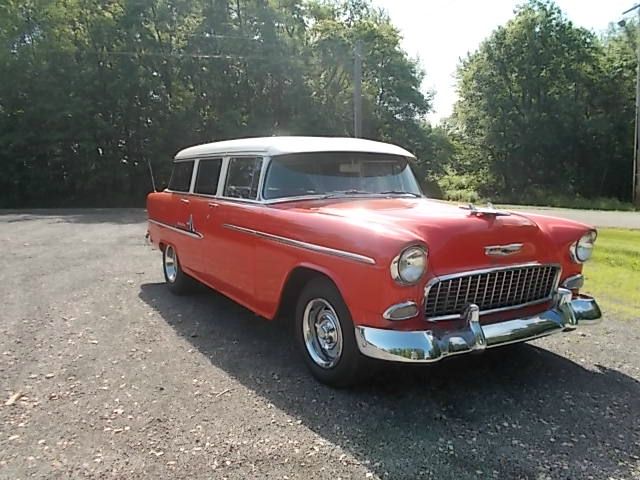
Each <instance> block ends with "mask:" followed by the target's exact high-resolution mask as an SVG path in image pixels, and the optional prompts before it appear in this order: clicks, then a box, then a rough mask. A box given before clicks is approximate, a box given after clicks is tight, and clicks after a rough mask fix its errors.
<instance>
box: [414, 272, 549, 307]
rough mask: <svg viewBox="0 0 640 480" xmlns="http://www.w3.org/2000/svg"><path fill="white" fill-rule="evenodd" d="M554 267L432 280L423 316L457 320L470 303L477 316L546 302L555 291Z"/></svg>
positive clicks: (467, 273) (461, 274)
mask: <svg viewBox="0 0 640 480" xmlns="http://www.w3.org/2000/svg"><path fill="white" fill-rule="evenodd" d="M559 273H560V267H559V266H557V265H537V264H536V265H518V266H511V267H500V268H495V269H487V270H478V271H474V272H463V273H459V274H454V275H446V276H443V277H440V278H436V279H435V281H434V282H432V283H430V284H429V285H428V286H427V292H426V298H425V316H426V318H427V319H429V320H445V319H450V318H457V317H459V316H460V314H461V313H462V311H463V310H464V309H465V307H467V305H469V304H471V303H473V304H476V305H477V306H478V308H479V309H480V314H481V315H482V314H486V313H491V312H496V311H500V310H509V309H513V308H518V307H523V306H526V305H533V304H535V303H541V302H544V301H546V300H549V299H550V298H551V296H552V295H553V291H554V289H555V288H556V284H557V280H558V275H559Z"/></svg>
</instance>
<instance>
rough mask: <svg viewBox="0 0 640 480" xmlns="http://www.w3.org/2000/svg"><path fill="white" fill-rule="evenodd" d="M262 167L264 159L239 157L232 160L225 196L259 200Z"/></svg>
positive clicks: (230, 161)
mask: <svg viewBox="0 0 640 480" xmlns="http://www.w3.org/2000/svg"><path fill="white" fill-rule="evenodd" d="M261 167H262V158H255V157H239V158H232V159H230V160H229V170H228V172H227V182H226V184H225V186H224V196H225V197H232V198H250V199H255V198H257V197H258V182H259V181H260V168H261Z"/></svg>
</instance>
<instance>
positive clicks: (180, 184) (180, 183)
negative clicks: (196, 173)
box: [168, 161, 193, 192]
mask: <svg viewBox="0 0 640 480" xmlns="http://www.w3.org/2000/svg"><path fill="white" fill-rule="evenodd" d="M192 172H193V161H190V162H176V163H174V164H173V172H172V173H171V180H169V187H168V188H169V190H173V191H174V192H188V191H189V186H190V185H191V173H192Z"/></svg>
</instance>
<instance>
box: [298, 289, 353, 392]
mask: <svg viewBox="0 0 640 480" xmlns="http://www.w3.org/2000/svg"><path fill="white" fill-rule="evenodd" d="M294 323H295V335H296V339H297V342H298V346H299V348H300V350H301V352H302V355H303V357H304V360H305V363H306V365H307V367H308V368H309V370H311V373H312V374H313V376H314V377H316V378H317V379H318V380H319V381H320V382H322V383H325V384H327V385H331V386H334V387H346V386H349V385H353V384H354V383H357V382H358V381H360V380H362V379H364V364H365V362H366V358H365V357H364V356H363V355H362V354H361V353H360V351H359V350H358V346H357V345H356V338H355V329H354V326H353V321H352V319H351V314H350V313H349V309H348V308H347V306H346V304H345V303H344V300H343V299H342V296H341V295H340V292H339V291H338V289H337V288H336V287H335V285H334V284H333V283H332V282H331V281H329V280H328V279H326V278H321V277H318V278H315V279H313V280H311V281H310V282H309V283H307V285H306V286H305V287H304V288H303V290H302V293H301V294H300V297H299V298H298V303H297V307H296V316H295V322H294Z"/></svg>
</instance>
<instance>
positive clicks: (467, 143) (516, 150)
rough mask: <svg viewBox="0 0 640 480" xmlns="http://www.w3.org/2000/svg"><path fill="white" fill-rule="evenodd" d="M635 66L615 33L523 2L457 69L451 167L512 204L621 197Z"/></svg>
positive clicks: (627, 172) (627, 170) (625, 194)
mask: <svg viewBox="0 0 640 480" xmlns="http://www.w3.org/2000/svg"><path fill="white" fill-rule="evenodd" d="M635 61H636V60H635V56H634V55H633V49H632V47H630V46H629V39H628V37H627V36H626V35H625V33H624V32H622V31H617V30H614V31H612V32H610V34H609V35H607V36H606V37H605V38H602V39H600V38H598V37H597V36H596V35H595V34H593V33H592V32H589V31H587V30H585V29H582V28H578V27H576V26H574V25H573V24H572V23H571V22H570V21H569V20H568V19H567V18H566V17H565V16H564V15H563V14H562V12H561V11H560V10H559V9H558V8H557V7H556V6H555V5H554V4H553V3H551V2H547V1H538V0H533V1H530V2H529V3H526V4H524V5H523V6H521V7H520V8H518V9H517V11H516V13H515V16H514V18H513V19H512V20H510V21H509V22H507V23H506V25H504V26H502V27H499V28H498V29H496V30H495V31H494V32H493V33H492V35H491V36H490V37H489V38H487V39H486V40H485V41H484V42H482V44H481V45H480V47H479V48H478V50H477V51H475V52H473V53H471V54H470V55H469V56H468V57H467V58H466V59H465V60H464V61H462V63H461V64H460V66H459V70H458V89H459V100H458V102H457V104H456V106H455V109H454V118H453V119H452V124H453V128H452V131H453V132H454V134H455V135H456V138H457V140H458V141H459V142H460V144H461V145H462V148H461V152H462V153H461V154H460V155H459V156H458V158H457V162H455V164H454V165H455V167H456V168H457V171H458V172H459V173H460V172H462V173H469V172H472V173H476V174H478V175H480V174H485V177H484V186H483V187H484V193H485V194H489V195H497V196H502V197H503V198H509V199H513V200H517V199H521V198H526V197H527V196H528V195H531V194H532V192H536V191H546V192H555V193H565V194H572V195H573V194H578V195H582V196H584V197H593V196H607V197H619V198H626V199H628V198H629V195H630V193H631V183H630V182H631V158H632V156H633V142H632V139H633V118H634V114H633V104H634V103H633V94H634V87H633V81H634V78H635ZM486 174H488V175H486Z"/></svg>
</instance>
